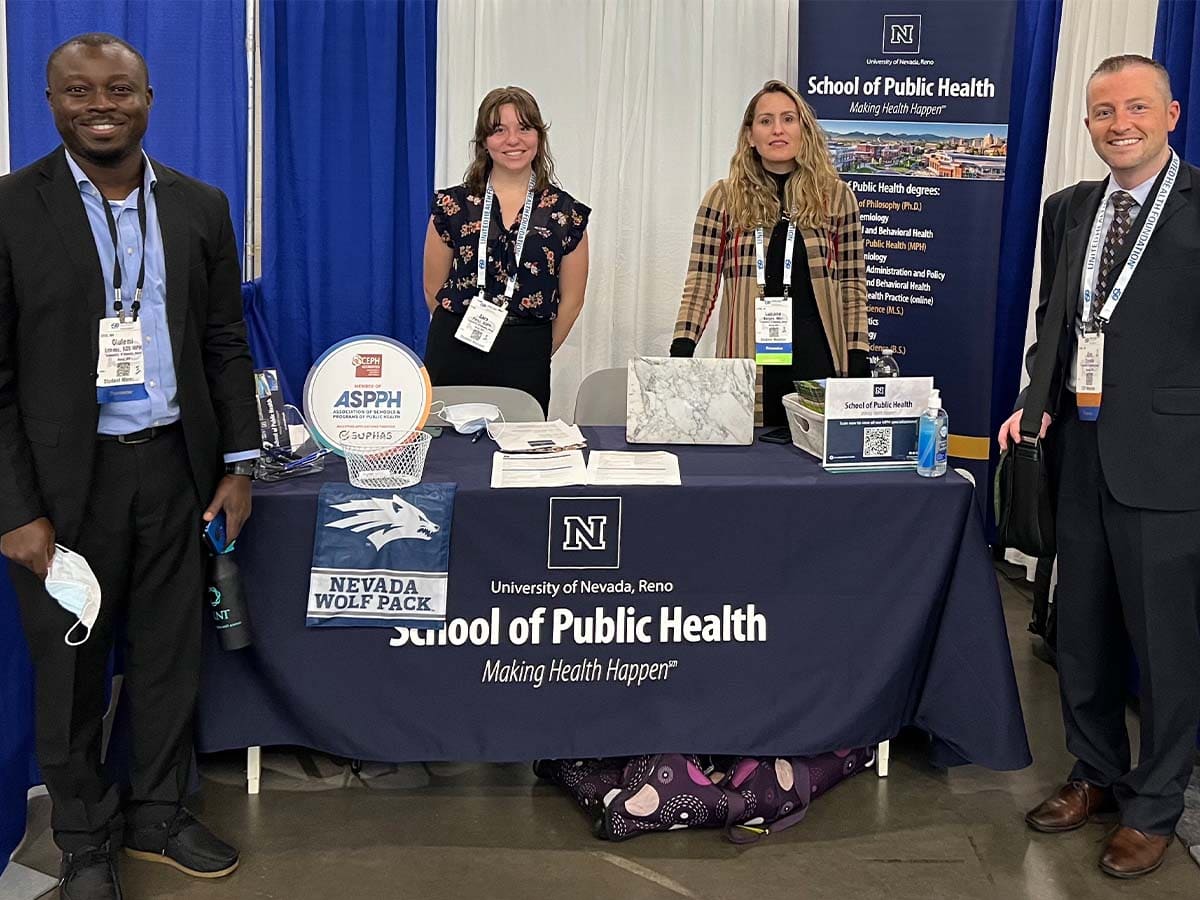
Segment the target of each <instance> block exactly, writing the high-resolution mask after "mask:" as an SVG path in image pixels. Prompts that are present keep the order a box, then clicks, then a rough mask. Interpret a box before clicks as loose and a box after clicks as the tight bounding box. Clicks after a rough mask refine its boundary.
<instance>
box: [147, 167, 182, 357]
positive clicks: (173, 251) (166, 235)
mask: <svg viewBox="0 0 1200 900" xmlns="http://www.w3.org/2000/svg"><path fill="white" fill-rule="evenodd" d="M150 162H151V165H153V166H154V172H155V174H156V175H157V176H158V186H157V188H156V189H155V192H154V200H155V206H156V208H157V211H158V228H159V231H160V232H161V233H162V242H163V256H164V257H165V259H166V267H167V330H168V331H169V332H170V334H171V351H172V357H173V359H174V361H175V367H176V371H178V368H179V354H180V352H181V350H182V348H183V333H184V330H185V327H186V325H187V313H188V309H187V299H188V269H189V267H190V266H191V259H190V255H189V251H190V243H189V241H188V221H187V212H186V210H185V208H184V204H183V199H182V198H181V197H180V196H179V182H178V180H177V179H176V178H175V175H174V173H172V172H171V170H170V169H168V168H167V167H166V166H164V165H162V164H160V163H158V162H156V161H154V160H151V161H150Z"/></svg>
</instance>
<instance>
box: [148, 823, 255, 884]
mask: <svg viewBox="0 0 1200 900" xmlns="http://www.w3.org/2000/svg"><path fill="white" fill-rule="evenodd" d="M125 852H126V853H127V854H128V855H129V856H132V857H133V858H134V859H144V860H146V861H147V862H157V863H165V864H166V865H168V866H173V867H174V868H176V869H178V870H179V871H180V872H183V873H185V874H187V875H192V876H194V877H196V878H220V877H222V876H223V875H228V874H229V873H230V872H232V871H233V870H234V869H236V868H237V867H238V852H237V850H235V849H234V848H233V847H230V846H229V845H228V844H226V843H225V842H224V841H222V840H221V839H220V838H218V837H217V836H216V835H214V834H213V833H212V832H211V831H209V830H208V829H207V828H205V827H204V826H203V825H201V824H200V823H199V822H198V821H196V817H195V816H193V815H192V814H191V813H190V812H188V811H187V810H186V809H184V808H183V807H182V806H181V807H180V808H179V810H178V811H177V812H176V813H175V815H174V816H173V817H172V818H170V819H167V821H165V822H157V823H155V824H153V825H142V826H139V827H136V828H135V827H133V826H128V827H126V829H125Z"/></svg>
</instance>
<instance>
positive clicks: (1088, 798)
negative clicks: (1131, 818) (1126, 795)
mask: <svg viewBox="0 0 1200 900" xmlns="http://www.w3.org/2000/svg"><path fill="white" fill-rule="evenodd" d="M1116 808H1117V807H1116V803H1115V801H1114V800H1113V797H1112V791H1110V790H1109V789H1107V788H1101V787H1096V785H1094V784H1089V783H1088V782H1086V781H1068V782H1067V783H1066V784H1064V785H1063V786H1062V787H1061V788H1059V789H1058V793H1056V794H1054V796H1052V797H1049V798H1048V799H1046V800H1044V801H1042V802H1041V803H1040V804H1038V805H1037V806H1036V807H1034V808H1033V809H1031V810H1030V811H1029V812H1028V813H1027V814H1026V816H1025V824H1027V825H1028V826H1029V827H1030V828H1032V829H1033V830H1034V831H1044V832H1047V833H1050V834H1056V833H1058V832H1060V831H1073V830H1075V829H1076V828H1080V827H1082V826H1084V825H1086V824H1087V821H1088V819H1089V818H1090V817H1091V816H1093V815H1095V814H1096V813H1102V812H1112V811H1114V810H1116Z"/></svg>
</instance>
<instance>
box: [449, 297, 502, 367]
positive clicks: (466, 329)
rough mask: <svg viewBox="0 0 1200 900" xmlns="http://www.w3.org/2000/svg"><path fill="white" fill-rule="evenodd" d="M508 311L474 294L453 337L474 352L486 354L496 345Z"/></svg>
mask: <svg viewBox="0 0 1200 900" xmlns="http://www.w3.org/2000/svg"><path fill="white" fill-rule="evenodd" d="M507 316H508V309H507V308H506V307H504V306H498V305H496V304H495V303H491V302H489V301H488V300H486V299H485V298H484V296H483V294H476V295H475V296H474V297H473V298H471V302H470V304H469V305H468V306H467V312H466V315H464V316H463V320H462V323H461V324H460V325H459V326H458V330H457V331H456V332H454V336H455V337H456V338H458V339H459V340H460V341H462V342H463V343H464V344H469V345H470V346H472V347H474V348H475V349H476V350H482V351H483V352H484V353H487V352H488V351H490V350H491V349H492V344H494V343H496V335H498V334H499V333H500V329H501V328H503V327H504V319H505V318H506V317H507Z"/></svg>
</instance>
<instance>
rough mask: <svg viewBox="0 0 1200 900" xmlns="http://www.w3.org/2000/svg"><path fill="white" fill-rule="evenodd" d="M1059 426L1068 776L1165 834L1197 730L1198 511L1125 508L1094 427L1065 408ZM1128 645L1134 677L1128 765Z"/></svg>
mask: <svg viewBox="0 0 1200 900" xmlns="http://www.w3.org/2000/svg"><path fill="white" fill-rule="evenodd" d="M1101 415H1103V413H1101ZM1054 427H1055V429H1056V430H1057V431H1058V432H1059V433H1058V434H1057V435H1056V444H1057V447H1058V455H1059V463H1058V466H1057V469H1058V480H1059V489H1058V508H1057V517H1058V519H1057V529H1056V531H1057V536H1058V579H1059V580H1058V594H1057V598H1058V602H1057V607H1058V635H1057V638H1058V675H1059V685H1060V688H1061V692H1062V707H1063V720H1064V723H1065V726H1066V736H1067V749H1069V750H1070V751H1071V753H1072V754H1073V755H1074V756H1075V757H1076V759H1077V760H1078V762H1077V763H1076V765H1075V768H1074V770H1073V771H1072V773H1071V777H1072V778H1081V779H1083V780H1086V781H1089V782H1091V783H1093V784H1097V785H1100V786H1108V785H1111V786H1112V788H1113V791H1114V794H1115V795H1116V798H1117V802H1118V804H1119V805H1120V810H1121V823H1122V824H1124V825H1128V826H1131V827H1133V828H1137V829H1139V830H1140V831H1144V832H1147V833H1151V834H1161V835H1166V834H1171V833H1172V832H1173V831H1174V828H1175V823H1176V822H1177V821H1178V820H1179V817H1180V816H1181V815H1182V813H1183V793H1184V789H1185V788H1186V787H1187V784H1188V779H1189V777H1190V776H1191V772H1192V765H1193V762H1194V761H1195V758H1196V730H1197V726H1198V725H1200V510H1189V511H1185V512H1162V511H1157V510H1148V509H1135V508H1132V507H1128V506H1123V505H1121V504H1120V503H1118V502H1117V501H1116V500H1115V499H1114V498H1113V496H1112V494H1111V493H1109V491H1108V488H1107V486H1106V484H1105V481H1104V472H1103V469H1102V466H1101V463H1100V454H1099V447H1098V444H1097V425H1096V423H1095V422H1081V421H1079V419H1078V417H1077V416H1076V415H1075V414H1074V411H1073V410H1072V411H1070V412H1068V413H1066V414H1065V415H1063V416H1062V417H1061V418H1060V419H1058V420H1057V421H1056V422H1055V425H1054ZM1180 477H1181V478H1190V477H1194V473H1180ZM1126 647H1132V649H1133V653H1134V656H1135V657H1136V660H1137V664H1138V668H1139V670H1140V674H1141V683H1140V702H1141V709H1140V713H1141V745H1140V754H1139V758H1138V764H1137V765H1136V766H1132V767H1131V761H1130V747H1129V736H1128V734H1127V732H1126V728H1125V695H1126V685H1127V666H1126V661H1127V657H1126V651H1125V648H1126Z"/></svg>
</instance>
